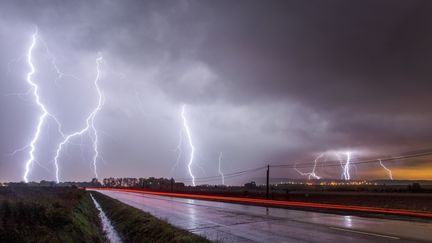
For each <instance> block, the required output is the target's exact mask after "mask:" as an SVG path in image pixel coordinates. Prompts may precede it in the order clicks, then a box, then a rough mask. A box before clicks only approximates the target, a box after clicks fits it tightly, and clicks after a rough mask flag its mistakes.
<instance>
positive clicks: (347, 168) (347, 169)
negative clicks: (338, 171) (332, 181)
mask: <svg viewBox="0 0 432 243" xmlns="http://www.w3.org/2000/svg"><path fill="white" fill-rule="evenodd" d="M345 156H346V160H345V164H344V165H343V173H342V176H343V179H345V180H351V175H350V162H351V152H345Z"/></svg>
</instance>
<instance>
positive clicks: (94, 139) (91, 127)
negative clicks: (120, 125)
mask: <svg viewBox="0 0 432 243" xmlns="http://www.w3.org/2000/svg"><path fill="white" fill-rule="evenodd" d="M102 60H103V58H102V57H101V56H100V57H98V58H96V78H95V80H94V86H95V88H96V91H97V94H98V103H97V106H96V107H95V108H94V110H93V111H92V112H91V113H90V114H89V116H88V117H87V119H86V126H85V127H84V128H83V129H81V130H80V131H77V132H74V133H71V134H69V135H67V136H65V137H64V140H63V141H62V142H60V143H59V145H58V147H57V150H56V155H55V157H54V164H55V168H56V181H57V183H59V182H60V179H59V159H60V155H61V151H62V149H63V147H64V146H66V145H67V144H68V143H69V142H70V140H71V139H73V138H74V137H77V136H82V135H83V134H84V133H88V134H89V136H90V138H91V140H92V144H93V151H94V154H93V159H92V161H93V169H94V174H95V176H96V178H98V174H97V166H96V164H97V159H98V157H99V150H98V133H97V130H96V127H95V125H94V121H95V118H96V115H97V113H98V112H99V111H100V110H101V109H102V106H103V104H104V96H103V93H102V92H101V90H100V88H99V78H100V63H101V62H102ZM90 131H91V132H92V133H90Z"/></svg>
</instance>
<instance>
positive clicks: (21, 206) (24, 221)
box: [0, 186, 106, 242]
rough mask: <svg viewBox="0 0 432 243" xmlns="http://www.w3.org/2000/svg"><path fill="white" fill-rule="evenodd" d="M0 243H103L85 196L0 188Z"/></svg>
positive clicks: (69, 191)
mask: <svg viewBox="0 0 432 243" xmlns="http://www.w3.org/2000/svg"><path fill="white" fill-rule="evenodd" d="M0 218H1V221H0V242H106V239H105V237H104V235H103V233H102V230H101V227H100V222H99V218H98V214H97V211H96V209H95V207H94V206H93V202H92V201H91V198H90V197H89V194H88V193H87V192H85V191H82V190H79V189H76V188H50V187H26V186H22V187H1V188H0Z"/></svg>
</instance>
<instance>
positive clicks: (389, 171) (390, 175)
mask: <svg viewBox="0 0 432 243" xmlns="http://www.w3.org/2000/svg"><path fill="white" fill-rule="evenodd" d="M378 161H379V163H380V165H381V167H383V168H384V170H386V171H387V173H388V175H389V177H390V180H393V173H392V171H391V170H390V169H389V168H387V167H386V166H385V165H384V164H383V163H382V161H381V159H378Z"/></svg>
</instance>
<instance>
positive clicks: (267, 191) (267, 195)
mask: <svg viewBox="0 0 432 243" xmlns="http://www.w3.org/2000/svg"><path fill="white" fill-rule="evenodd" d="M269 177H270V165H267V188H266V199H269V191H270V187H269Z"/></svg>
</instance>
